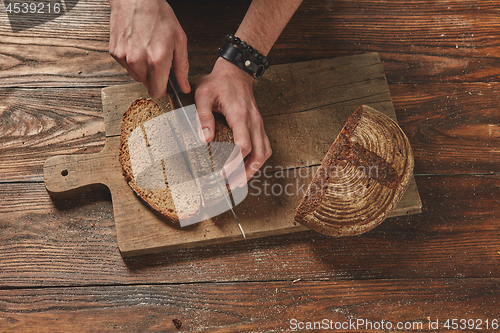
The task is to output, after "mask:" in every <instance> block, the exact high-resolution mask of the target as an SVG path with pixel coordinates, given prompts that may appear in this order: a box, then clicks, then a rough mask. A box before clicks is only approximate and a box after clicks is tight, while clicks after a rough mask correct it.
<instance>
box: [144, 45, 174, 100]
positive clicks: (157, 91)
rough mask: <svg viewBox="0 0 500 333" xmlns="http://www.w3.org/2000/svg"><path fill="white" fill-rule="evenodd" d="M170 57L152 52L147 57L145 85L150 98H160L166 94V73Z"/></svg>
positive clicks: (167, 72) (168, 69)
mask: <svg viewBox="0 0 500 333" xmlns="http://www.w3.org/2000/svg"><path fill="white" fill-rule="evenodd" d="M171 63H172V61H171V59H169V58H166V57H165V55H164V53H163V52H162V53H159V54H158V55H155V54H152V55H150V56H149V57H148V61H147V64H148V69H147V82H148V84H147V87H148V94H149V96H151V97H152V98H160V97H163V96H166V95H167V84H168V75H169V73H170V66H171Z"/></svg>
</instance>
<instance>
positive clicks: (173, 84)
mask: <svg viewBox="0 0 500 333" xmlns="http://www.w3.org/2000/svg"><path fill="white" fill-rule="evenodd" d="M168 81H169V83H170V86H171V88H172V91H173V93H174V96H175V99H176V101H177V103H178V104H179V106H180V108H181V109H182V114H183V115H184V117H185V118H186V120H187V123H188V125H189V128H190V129H191V131H192V134H193V136H194V137H195V138H196V140H197V144H198V146H202V145H203V144H206V143H202V142H201V141H200V139H199V136H198V133H197V131H196V130H195V127H194V125H193V123H192V122H191V120H190V119H189V117H188V115H187V112H186V110H185V108H184V105H183V104H182V102H181V99H180V97H179V93H180V92H181V89H180V86H179V83H178V82H177V79H176V77H175V74H174V72H173V71H171V72H170V76H169V80H168ZM201 151H202V152H203V158H204V159H205V163H207V165H209V166H210V168H211V170H212V173H214V172H215V170H214V169H213V166H212V163H210V157H209V156H208V154H207V152H206V151H205V149H201ZM214 178H215V181H216V183H217V186H218V188H219V190H220V191H221V193H222V195H223V197H224V199H225V200H226V203H227V205H228V207H229V209H230V210H231V213H232V214H233V217H234V219H235V221H236V223H237V225H238V228H239V229H240V232H241V234H242V235H243V238H246V235H245V231H244V230H243V228H242V226H241V224H240V221H239V219H238V217H237V216H236V213H235V212H234V209H233V205H232V203H231V201H232V200H230V198H229V195H228V194H226V191H224V188H223V187H222V184H221V183H220V182H219V180H218V178H217V177H216V176H214Z"/></svg>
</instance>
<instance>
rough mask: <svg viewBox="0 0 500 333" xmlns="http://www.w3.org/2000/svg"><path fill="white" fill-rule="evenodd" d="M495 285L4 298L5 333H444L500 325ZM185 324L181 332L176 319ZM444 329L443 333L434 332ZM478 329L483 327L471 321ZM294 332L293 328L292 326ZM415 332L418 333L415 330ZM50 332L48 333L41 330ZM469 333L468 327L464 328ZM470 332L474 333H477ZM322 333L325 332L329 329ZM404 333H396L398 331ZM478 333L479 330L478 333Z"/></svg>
mask: <svg viewBox="0 0 500 333" xmlns="http://www.w3.org/2000/svg"><path fill="white" fill-rule="evenodd" d="M498 283H499V281H498V279H481V280H480V281H479V280H470V279H448V280H446V281H443V280H440V279H436V280H429V279H424V280H422V279H413V280H392V281H383V280H382V281H380V280H360V281H304V280H298V281H297V282H295V283H294V282H293V280H292V279H291V278H289V279H287V280H286V281H262V282H252V283H216V284H207V283H201V284H180V285H140V286H110V287H87V288H44V289H27V290H2V291H0V327H1V328H0V331H2V332H9V331H14V330H15V331H16V332H32V331H33V330H36V331H37V332H67V331H80V330H85V331H92V332H94V331H95V332H108V331H116V330H119V331H120V332H137V331H141V332H145V331H148V332H160V331H161V332H195V331H196V332H214V331H216V332H290V331H291V329H293V327H294V326H293V323H294V321H291V320H293V319H295V320H296V321H297V322H304V323H305V322H315V321H316V322H321V321H322V320H323V319H327V322H328V323H330V321H332V325H333V329H331V330H332V331H333V330H335V326H334V325H335V322H340V323H343V322H349V321H350V320H351V321H354V322H357V320H364V321H365V323H366V324H360V326H358V327H356V328H357V329H352V327H351V329H341V331H343V332H360V331H361V332H378V331H380V330H375V329H368V328H369V326H365V325H369V324H368V323H367V322H368V321H370V322H372V325H374V323H375V322H378V324H379V325H380V324H381V322H382V320H383V321H384V322H390V323H391V324H392V325H394V326H393V327H394V328H396V325H398V323H399V322H401V323H405V322H408V323H409V325H410V329H408V330H407V331H415V332H420V331H424V332H425V331H441V330H445V328H444V324H445V321H446V319H448V318H459V319H460V318H466V319H470V318H473V319H482V320H483V326H482V327H483V328H482V330H485V331H492V330H491V329H490V330H486V319H488V320H489V323H490V325H491V321H492V320H493V319H498V317H499V316H500V311H499V310H498V307H497V306H495V305H496V303H497V300H498V297H497V294H496V292H497V287H498ZM174 318H175V319H178V320H180V321H181V323H182V326H181V328H180V329H176V328H175V327H174V324H173V322H172V320H173V319H174ZM436 320H438V321H439V327H440V328H441V329H440V330H435V329H434V330H433V329H431V328H429V321H433V322H436ZM474 324H475V325H474V326H473V329H475V328H477V327H478V326H476V325H477V324H479V322H475V321H474ZM291 325H292V326H291ZM413 325H415V326H413ZM44 328H45V329H44ZM394 328H393V330H394ZM465 328H466V330H467V328H468V326H465ZM473 329H472V330H468V331H469V332H470V331H474V330H473ZM323 331H326V330H325V329H324V330H323ZM398 331H399V330H398ZM478 331H480V330H478Z"/></svg>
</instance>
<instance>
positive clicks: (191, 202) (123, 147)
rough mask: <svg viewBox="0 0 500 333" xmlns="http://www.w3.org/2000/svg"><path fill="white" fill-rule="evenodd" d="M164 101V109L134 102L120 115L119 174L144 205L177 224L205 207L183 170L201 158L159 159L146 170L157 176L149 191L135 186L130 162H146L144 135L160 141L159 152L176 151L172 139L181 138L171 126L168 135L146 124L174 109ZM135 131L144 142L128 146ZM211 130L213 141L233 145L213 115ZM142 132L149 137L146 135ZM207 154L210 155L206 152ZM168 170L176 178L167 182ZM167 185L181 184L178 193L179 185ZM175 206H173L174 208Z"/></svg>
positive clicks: (227, 130) (147, 144)
mask: <svg viewBox="0 0 500 333" xmlns="http://www.w3.org/2000/svg"><path fill="white" fill-rule="evenodd" d="M167 99H168V103H167V104H166V106H165V107H164V108H162V107H160V106H159V105H158V104H157V103H156V102H155V101H153V100H151V99H149V98H142V99H138V100H136V101H134V102H133V103H132V104H131V105H130V107H129V108H128V110H127V111H126V112H125V114H124V115H123V121H122V128H121V136H120V153H119V159H120V163H121V165H122V171H123V175H124V176H125V179H126V181H127V182H128V184H129V186H130V187H131V188H132V190H133V191H134V192H135V193H136V194H137V195H138V196H139V197H140V198H141V199H142V200H143V201H144V202H145V203H146V204H147V205H148V206H150V207H151V208H152V209H153V210H155V211H156V212H158V213H159V214H160V215H162V216H164V217H165V218H166V219H168V220H170V221H172V222H177V221H179V218H181V219H182V218H188V217H191V216H194V215H195V214H197V212H198V211H199V210H200V207H201V205H202V204H206V202H205V201H204V199H203V197H202V195H204V194H202V193H200V190H199V188H200V187H201V185H200V184H198V183H197V179H193V175H192V174H190V173H189V172H188V167H187V165H188V164H190V166H193V165H196V164H197V163H198V164H199V163H200V159H201V157H200V156H193V155H194V153H193V152H191V151H189V152H187V154H186V155H187V158H188V159H189V161H186V160H184V159H183V158H180V155H177V157H179V158H172V159H169V162H168V163H167V162H164V161H163V160H162V164H161V165H159V166H157V167H156V168H155V169H153V170H152V171H150V172H151V173H152V174H156V175H159V177H153V176H152V177H151V179H154V182H153V184H152V185H153V188H145V187H141V186H140V185H141V184H138V180H137V179H135V177H134V173H133V168H132V165H133V163H135V164H134V165H137V163H139V164H141V163H142V164H143V165H144V164H148V163H150V158H148V154H151V152H148V150H152V149H154V148H153V145H151V144H150V142H149V141H148V135H149V136H151V137H153V136H154V139H156V140H155V142H158V141H162V142H161V145H162V147H161V148H163V149H162V150H169V151H176V150H177V151H178V150H179V145H178V142H176V140H175V139H174V136H175V137H176V138H177V139H179V138H181V137H182V136H181V134H180V133H178V130H177V127H176V126H173V127H172V128H171V129H172V131H174V132H175V133H174V135H171V134H170V136H169V134H168V131H164V132H162V131H161V127H156V126H154V125H153V126H150V125H151V124H154V122H149V123H148V121H149V120H152V119H155V118H157V119H159V118H160V117H161V118H165V116H166V113H167V112H169V111H172V110H173V109H175V108H178V106H177V105H174V103H173V102H172V100H171V99H170V97H169V96H167ZM172 120H173V117H171V118H170V121H172ZM174 121H175V120H174ZM137 128H141V130H142V132H143V135H144V138H145V142H142V143H138V141H136V140H135V141H134V142H132V143H131V142H130V141H129V139H130V135H131V133H132V132H133V131H134V130H135V129H137ZM215 129H216V131H215V138H214V140H213V141H224V142H234V139H233V136H232V131H231V130H230V128H229V126H228V125H227V123H226V122H225V119H224V118H223V117H222V118H221V117H218V116H216V127H215ZM136 132H137V131H136ZM146 133H149V134H148V135H146ZM141 136H142V135H141ZM150 139H152V138H150ZM131 145H139V146H131ZM146 147H147V148H146ZM195 151H198V153H199V151H200V150H199V149H198V150H195ZM131 152H132V153H133V154H135V156H132V157H131ZM209 153H211V152H210V151H209ZM153 154H154V151H153ZM227 154H228V153H227V152H226V155H227ZM209 156H210V160H211V162H212V166H213V167H214V169H215V170H217V169H218V168H220V167H221V166H220V163H221V162H220V161H219V160H217V159H215V160H216V161H215V162H214V159H213V158H212V155H211V154H210V155H209ZM217 156H221V157H220V158H222V159H223V158H224V154H218V155H217ZM143 157H144V158H143ZM141 159H143V160H144V161H141ZM138 160H139V161H138ZM132 161H133V162H132ZM186 162H187V163H186ZM157 164H158V163H157ZM171 169H175V174H176V178H177V179H170V180H169V179H168V177H167V176H166V175H167V174H172V173H169V172H168V171H169V170H171ZM179 170H180V172H179ZM162 172H163V177H162ZM194 178H196V177H194ZM169 182H171V184H174V183H182V188H181V190H179V186H177V187H175V188H172V186H170V187H169V184H168V183H169ZM160 183H161V184H160ZM162 185H163V186H162ZM162 187H163V188H162ZM205 195H206V194H205ZM174 199H175V200H174ZM175 204H177V207H176V205H175Z"/></svg>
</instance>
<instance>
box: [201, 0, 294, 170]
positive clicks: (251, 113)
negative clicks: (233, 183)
mask: <svg viewBox="0 0 500 333" xmlns="http://www.w3.org/2000/svg"><path fill="white" fill-rule="evenodd" d="M301 2H302V0H253V1H252V3H251V4H250V7H249V9H248V11H247V14H246V15H245V17H244V19H243V21H242V23H241V25H240V27H239V28H238V31H237V32H236V34H235V35H236V36H237V37H239V38H240V39H241V40H244V41H246V42H247V43H248V45H251V46H252V47H253V48H254V49H256V50H258V51H259V52H260V53H261V54H263V55H267V54H268V53H269V51H270V50H271V47H272V46H273V45H274V43H275V42H276V40H277V39H278V37H279V35H280V34H281V32H282V31H283V29H284V27H285V26H286V24H287V23H288V21H289V20H290V18H291V17H292V15H293V14H294V13H295V11H296V10H297V8H298V7H299V5H300V4H301ZM252 83H253V78H252V77H251V76H250V75H248V74H247V73H246V72H244V71H243V70H241V69H240V68H238V67H237V66H235V65H234V64H232V63H230V62H228V61H227V60H225V59H223V58H219V59H218V60H217V61H216V63H215V65H214V68H213V70H212V72H211V73H210V74H209V75H207V76H205V77H204V78H202V79H201V80H200V82H199V83H198V87H197V90H196V94H195V98H196V104H197V110H198V115H199V117H200V123H201V126H202V128H203V132H204V134H205V139H206V141H211V140H212V139H213V136H214V127H215V125H214V118H213V114H212V111H216V112H221V113H222V114H224V116H225V117H226V120H227V122H228V124H229V126H230V127H231V129H232V130H233V133H234V140H235V143H236V144H237V145H238V146H239V147H240V148H241V151H242V155H243V156H244V157H247V159H246V162H245V169H246V176H247V180H248V179H250V178H251V177H252V176H253V175H254V174H255V172H256V171H257V170H258V169H259V168H260V167H261V166H262V165H263V164H264V162H265V161H266V160H267V159H268V158H269V157H270V156H271V153H272V151H271V146H270V143H269V139H268V137H267V135H266V133H265V130H264V124H263V122H262V117H261V115H260V113H259V110H258V109H257V105H256V103H255V98H254V95H253V89H252Z"/></svg>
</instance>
